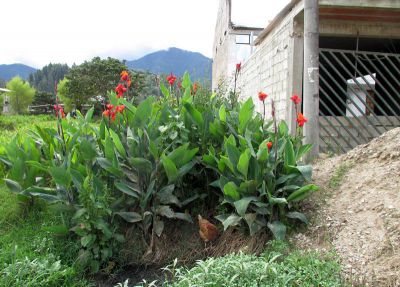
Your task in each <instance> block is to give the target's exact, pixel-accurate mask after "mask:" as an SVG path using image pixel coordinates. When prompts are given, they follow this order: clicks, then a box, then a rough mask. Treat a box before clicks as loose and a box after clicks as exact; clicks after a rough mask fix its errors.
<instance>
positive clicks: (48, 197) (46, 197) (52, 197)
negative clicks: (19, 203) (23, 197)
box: [29, 192, 60, 202]
mask: <svg viewBox="0 0 400 287" xmlns="http://www.w3.org/2000/svg"><path fill="white" fill-rule="evenodd" d="M29 194H30V195H32V196H37V197H40V198H41V199H44V200H46V201H49V202H57V201H60V198H59V197H58V196H56V195H52V194H47V193H41V192H30V193H29Z"/></svg>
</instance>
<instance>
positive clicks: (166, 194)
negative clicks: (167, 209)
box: [157, 184, 181, 207]
mask: <svg viewBox="0 0 400 287" xmlns="http://www.w3.org/2000/svg"><path fill="white" fill-rule="evenodd" d="M174 189H175V185H173V184H170V185H167V186H164V187H163V188H162V189H161V190H160V191H159V192H157V197H158V198H159V200H160V202H161V203H162V204H175V205H177V206H179V207H180V206H181V203H180V201H179V199H178V198H177V197H176V196H175V195H174V194H173V192H174Z"/></svg>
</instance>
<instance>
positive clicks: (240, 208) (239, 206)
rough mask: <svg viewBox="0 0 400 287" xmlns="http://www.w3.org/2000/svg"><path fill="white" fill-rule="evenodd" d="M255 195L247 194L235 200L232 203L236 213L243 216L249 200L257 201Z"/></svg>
mask: <svg viewBox="0 0 400 287" xmlns="http://www.w3.org/2000/svg"><path fill="white" fill-rule="evenodd" d="M257 200H258V199H257V197H254V196H248V197H243V198H241V199H240V200H237V201H235V203H234V205H235V208H236V211H237V213H238V214H239V215H240V216H241V217H244V215H245V213H246V211H247V207H248V206H249V204H250V202H252V201H257Z"/></svg>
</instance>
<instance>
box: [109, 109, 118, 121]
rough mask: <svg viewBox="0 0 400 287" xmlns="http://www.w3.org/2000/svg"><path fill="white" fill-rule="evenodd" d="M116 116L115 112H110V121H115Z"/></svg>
mask: <svg viewBox="0 0 400 287" xmlns="http://www.w3.org/2000/svg"><path fill="white" fill-rule="evenodd" d="M116 115H117V113H116V112H115V111H111V112H110V116H111V121H115V117H116Z"/></svg>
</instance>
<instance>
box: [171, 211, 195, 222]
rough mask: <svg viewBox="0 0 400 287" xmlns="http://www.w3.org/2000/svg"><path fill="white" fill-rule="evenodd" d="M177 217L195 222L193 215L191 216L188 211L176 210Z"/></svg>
mask: <svg viewBox="0 0 400 287" xmlns="http://www.w3.org/2000/svg"><path fill="white" fill-rule="evenodd" d="M175 218H176V219H180V220H184V221H187V222H189V223H193V220H192V217H191V216H190V214H187V213H182V212H175Z"/></svg>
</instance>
